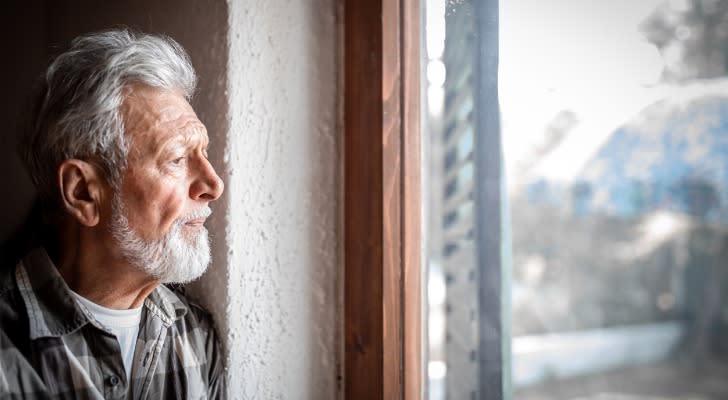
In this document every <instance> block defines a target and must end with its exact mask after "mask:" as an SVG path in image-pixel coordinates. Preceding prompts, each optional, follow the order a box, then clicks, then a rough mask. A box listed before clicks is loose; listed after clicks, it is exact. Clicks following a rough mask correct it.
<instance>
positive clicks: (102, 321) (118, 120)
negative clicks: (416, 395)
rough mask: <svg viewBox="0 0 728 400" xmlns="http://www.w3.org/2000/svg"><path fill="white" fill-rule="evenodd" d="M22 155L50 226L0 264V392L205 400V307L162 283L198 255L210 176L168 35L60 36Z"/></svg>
mask: <svg viewBox="0 0 728 400" xmlns="http://www.w3.org/2000/svg"><path fill="white" fill-rule="evenodd" d="M44 78H45V79H44V80H43V86H42V90H41V93H40V96H39V99H38V101H37V103H36V104H37V105H36V107H35V108H34V111H33V115H32V119H31V121H32V123H31V124H30V127H29V129H28V131H27V132H26V135H25V137H24V143H23V145H22V156H23V160H24V162H25V163H26V166H27V168H28V171H29V172H30V175H31V177H32V179H33V182H34V184H35V186H36V188H37V190H38V193H39V196H40V199H41V201H42V204H43V209H44V213H45V216H46V218H45V219H46V221H48V223H49V225H50V226H51V227H52V232H53V233H54V234H53V235H51V236H50V238H49V240H47V241H46V242H45V243H43V246H42V247H38V248H36V249H35V250H33V251H31V252H30V253H29V254H27V255H26V256H25V257H24V258H23V259H22V260H21V261H20V262H19V263H18V264H17V266H15V267H14V268H4V269H3V270H2V271H1V272H0V398H3V399H4V398H8V397H9V398H64V399H65V398H68V399H76V398H92V399H116V398H134V399H138V398H149V399H160V398H162V399H178V398H185V399H188V398H195V399H198V398H219V397H224V393H225V383H224V371H223V366H222V361H221V356H220V351H219V348H218V340H217V337H216V335H215V331H214V329H213V325H212V321H211V318H210V315H209V314H208V313H207V312H205V311H204V310H203V309H201V308H200V307H199V306H197V305H195V304H193V303H191V302H190V301H188V300H187V299H186V298H185V297H184V296H183V295H182V294H180V293H179V292H178V291H177V290H172V289H170V288H169V287H167V286H165V285H161V284H164V283H185V282H189V281H191V280H193V279H195V278H197V277H199V276H200V275H201V274H202V273H203V272H204V271H205V269H206V268H207V266H208V264H209V262H210V249H209V242H208V237H207V231H206V229H205V227H204V226H203V224H204V222H205V219H206V218H207V217H208V216H209V215H210V208H209V206H208V204H209V203H210V202H211V201H213V200H215V199H217V198H218V197H220V195H221V194H222V191H223V183H222V181H221V180H220V178H219V177H218V175H217V174H216V173H215V171H214V169H213V167H212V165H211V164H210V162H209V161H208V159H207V146H208V136H207V132H206V130H205V126H204V125H203V124H202V123H201V122H200V120H199V119H198V118H197V116H196V115H195V112H194V111H193V110H192V107H190V104H189V103H188V100H189V99H190V97H191V96H192V93H193V91H194V89H195V84H196V76H195V71H194V69H193V68H192V65H191V64H190V60H189V57H188V56H187V54H186V53H185V51H184V50H183V49H182V48H181V47H180V46H179V45H178V44H177V43H176V42H174V41H173V40H172V39H169V38H166V37H159V36H153V35H144V34H135V33H132V32H128V31H126V30H117V31H108V32H103V33H97V34H91V35H88V36H83V37H79V38H77V39H75V40H74V41H73V42H72V44H71V47H70V49H69V50H68V51H66V52H65V53H63V54H61V55H59V56H58V57H57V58H56V59H55V60H54V61H53V62H52V63H51V65H50V67H49V68H48V70H47V72H46V74H45V77H44Z"/></svg>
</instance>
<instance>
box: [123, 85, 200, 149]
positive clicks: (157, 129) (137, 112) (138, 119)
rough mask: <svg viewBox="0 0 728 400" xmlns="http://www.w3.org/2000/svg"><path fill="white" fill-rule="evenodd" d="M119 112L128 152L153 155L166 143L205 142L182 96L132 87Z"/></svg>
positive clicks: (196, 121) (198, 123) (195, 118)
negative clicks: (127, 142) (128, 144)
mask: <svg viewBox="0 0 728 400" xmlns="http://www.w3.org/2000/svg"><path fill="white" fill-rule="evenodd" d="M121 112H122V116H123V118H124V131H125V135H126V138H127V140H129V142H130V144H131V149H130V150H132V152H135V151H136V152H141V153H146V152H147V151H157V150H158V149H159V148H160V147H161V146H164V145H165V144H166V143H167V142H169V141H185V142H188V141H203V142H207V130H206V129H205V126H204V125H203V124H202V122H200V120H199V119H198V118H197V115H196V114H195V111H194V110H193V109H192V106H190V104H189V103H188V102H187V100H186V99H185V98H184V96H183V95H182V92H179V91H172V90H164V89H157V88H151V87H148V86H142V85H133V86H130V87H129V89H127V91H126V93H125V96H124V102H123V104H122V107H121Z"/></svg>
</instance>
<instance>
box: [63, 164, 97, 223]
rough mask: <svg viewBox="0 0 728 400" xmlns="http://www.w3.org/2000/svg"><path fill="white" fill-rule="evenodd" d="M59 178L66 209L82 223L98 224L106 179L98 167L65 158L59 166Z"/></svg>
mask: <svg viewBox="0 0 728 400" xmlns="http://www.w3.org/2000/svg"><path fill="white" fill-rule="evenodd" d="M57 179H58V188H59V189H60V195H61V200H62V201H63V205H64V206H65V208H66V211H67V212H68V213H69V214H70V215H71V216H73V217H74V218H75V219H76V220H77V221H78V222H79V223H80V224H81V225H84V226H88V227H91V226H96V225H97V224H98V223H99V219H100V216H101V199H102V198H103V192H104V184H103V182H104V181H103V180H102V179H101V177H100V176H99V173H98V172H97V170H96V168H95V167H94V166H93V165H92V164H90V163H88V162H86V161H83V160H78V159H69V160H64V161H63V162H62V163H61V165H60V166H59V167H58V176H57Z"/></svg>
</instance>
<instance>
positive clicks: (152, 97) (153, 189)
mask: <svg viewBox="0 0 728 400" xmlns="http://www.w3.org/2000/svg"><path fill="white" fill-rule="evenodd" d="M122 115H123V117H124V125H125V132H126V135H127V136H126V138H127V142H128V143H130V146H129V158H128V161H127V169H126V172H125V175H124V177H123V180H122V184H121V188H120V193H117V194H116V195H115V196H114V199H113V201H112V202H113V204H112V213H111V214H112V215H111V231H112V233H113V235H114V237H115V238H116V240H117V242H118V244H119V247H120V250H121V252H122V253H123V254H124V255H125V256H126V258H127V259H129V261H130V262H131V263H132V264H134V265H135V266H136V267H137V268H140V269H141V270H143V271H146V272H147V273H149V274H150V275H152V276H154V277H155V278H157V279H160V280H161V281H163V282H186V281H190V280H192V279H195V278H197V277H198V276H199V275H201V274H202V273H203V272H204V270H205V268H206V267H207V264H209V259H210V255H209V244H208V239H207V230H206V229H205V227H204V226H203V223H204V222H205V219H206V218H207V216H209V207H208V203H209V202H210V201H213V200H216V199H217V198H218V197H220V195H221V194H222V191H223V183H222V180H221V179H220V177H219V176H218V175H217V174H216V173H215V170H214V169H213V167H212V165H211V164H210V162H209V161H208V160H207V144H208V137H207V131H206V129H205V126H204V125H203V124H202V123H201V122H200V120H199V119H198V118H197V116H196V115H195V112H194V111H193V110H192V107H191V106H190V105H189V103H187V101H186V100H185V98H184V97H183V96H182V95H181V94H180V93H177V92H173V91H166V90H161V89H154V88H150V87H147V86H141V85H138V86H134V87H132V88H131V90H130V92H129V93H128V94H127V96H126V98H125V101H124V103H123V105H122Z"/></svg>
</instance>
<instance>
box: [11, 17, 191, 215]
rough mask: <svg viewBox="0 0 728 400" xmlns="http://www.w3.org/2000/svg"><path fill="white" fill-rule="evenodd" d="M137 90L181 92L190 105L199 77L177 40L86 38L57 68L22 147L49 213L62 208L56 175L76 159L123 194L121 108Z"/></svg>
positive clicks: (123, 33)
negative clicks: (141, 87)
mask: <svg viewBox="0 0 728 400" xmlns="http://www.w3.org/2000/svg"><path fill="white" fill-rule="evenodd" d="M134 83H139V84H143V85H147V86H151V87H155V88H160V89H166V90H180V91H182V93H183V94H184V96H185V97H186V98H187V100H188V101H189V100H190V99H191V97H192V94H193V92H194V90H195V86H196V84H197V76H196V74H195V70H194V68H193V67H192V63H191V62H190V58H189V56H188V55H187V53H186V52H185V50H184V49H183V48H182V46H180V45H179V44H178V43H177V42H175V41H174V40H173V39H171V38H169V37H166V36H158V35H149V34H142V33H135V32H131V31H129V30H127V29H120V30H110V31H105V32H99V33H92V34H89V35H84V36H79V37H77V38H76V39H74V40H73V41H72V42H71V46H70V48H69V49H68V50H67V51H65V52H64V53H62V54H60V55H59V56H58V57H56V58H55V60H53V62H52V63H51V64H50V66H49V67H48V70H47V71H46V74H45V79H44V80H43V81H42V82H41V87H40V92H39V93H38V98H37V99H36V103H35V107H34V109H33V110H32V112H31V115H30V119H29V123H28V126H27V128H26V132H24V137H23V140H22V141H21V147H20V152H21V157H22V159H23V161H24V163H25V165H26V168H27V169H28V172H29V173H30V176H31V179H32V180H33V183H34V184H35V187H36V189H37V190H38V194H39V196H40V199H41V201H42V202H43V203H45V204H46V205H47V206H49V205H53V204H54V203H55V205H57V206H60V204H59V203H58V201H59V198H58V195H59V194H58V186H57V184H56V178H55V176H56V171H57V169H58V166H59V165H60V164H61V162H63V161H64V160H67V159H71V158H78V159H85V160H87V161H89V162H92V163H93V164H94V165H96V166H97V167H98V168H100V170H101V172H102V174H103V175H104V177H105V178H106V179H107V181H108V183H109V184H110V185H111V186H112V187H113V188H114V189H115V190H118V189H119V186H120V184H121V176H122V175H123V172H124V170H125V168H126V160H127V156H128V153H129V146H128V143H127V140H126V139H125V137H124V120H123V118H122V115H121V109H120V108H121V105H122V102H123V100H124V95H125V92H124V89H125V88H126V87H128V85H130V84H134Z"/></svg>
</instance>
